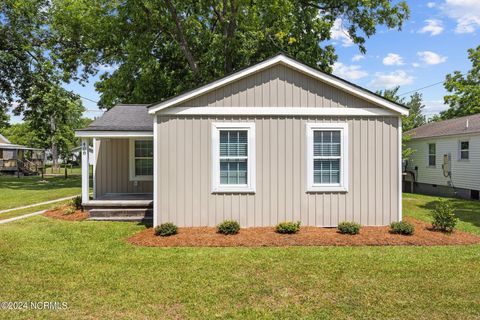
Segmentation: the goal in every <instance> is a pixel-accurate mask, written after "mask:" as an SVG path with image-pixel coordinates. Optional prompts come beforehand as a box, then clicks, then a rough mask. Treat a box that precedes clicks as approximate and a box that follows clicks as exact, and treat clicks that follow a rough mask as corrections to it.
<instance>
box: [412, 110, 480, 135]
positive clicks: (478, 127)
mask: <svg viewBox="0 0 480 320" xmlns="http://www.w3.org/2000/svg"><path fill="white" fill-rule="evenodd" d="M477 132H479V133H480V114H474V115H471V116H465V117H461V118H455V119H450V120H444V121H438V122H430V123H427V124H425V125H423V126H420V127H418V128H415V129H412V130H410V131H407V132H405V134H408V135H411V137H412V139H421V138H430V137H441V136H450V135H457V134H468V133H477Z"/></svg>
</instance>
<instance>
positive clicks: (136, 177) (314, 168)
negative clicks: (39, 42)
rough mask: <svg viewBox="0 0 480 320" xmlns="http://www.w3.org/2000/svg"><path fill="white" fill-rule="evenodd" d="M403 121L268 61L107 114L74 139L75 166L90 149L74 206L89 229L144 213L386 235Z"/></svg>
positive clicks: (297, 69)
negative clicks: (85, 214)
mask: <svg viewBox="0 0 480 320" xmlns="http://www.w3.org/2000/svg"><path fill="white" fill-rule="evenodd" d="M405 114H408V110H407V109H406V108H405V107H404V106H402V105H399V104H396V103H393V102H391V101H389V100H386V99H384V98H382V97H380V96H378V95H376V94H374V93H372V92H370V91H367V90H365V89H362V88H360V87H358V86H356V85H353V84H351V83H349V82H347V81H345V80H342V79H340V78H337V77H335V76H332V75H329V74H326V73H323V72H321V71H319V70H317V69H315V68H312V67H309V66H307V65H305V64H302V63H301V62H299V61H297V60H294V59H292V58H290V57H288V56H286V55H283V54H279V55H276V56H274V57H272V58H269V59H267V60H265V61H263V62H260V63H258V64H255V65H253V66H251V67H248V68H245V69H241V70H239V71H237V72H235V73H233V74H230V75H228V76H225V77H223V78H220V79H218V80H216V81H213V82H211V83H209V84H206V85H204V86H201V87H199V88H197V89H193V90H191V91H188V92H186V93H183V94H180V95H178V96H175V97H173V98H170V99H167V100H164V101H161V102H159V103H154V104H151V105H148V106H147V105H117V106H115V107H114V108H112V109H111V110H109V111H108V112H106V113H105V114H104V115H103V116H102V117H100V118H98V119H97V120H95V121H94V122H93V123H92V124H91V125H90V126H89V127H87V128H85V129H82V130H78V131H76V135H77V137H80V138H81V139H82V146H83V148H84V149H83V150H84V152H82V163H88V161H89V159H88V158H89V156H88V152H86V150H87V146H88V144H89V140H90V139H93V145H94V158H95V159H94V164H93V165H94V174H93V189H94V194H93V198H92V199H90V198H89V194H88V190H89V189H88V188H89V179H88V169H87V168H88V166H82V183H83V184H82V196H83V202H84V204H85V205H86V206H87V208H88V209H90V214H91V215H92V213H93V217H95V218H99V219H103V218H109V217H110V218H111V217H112V216H115V215H117V216H118V215H126V211H127V210H131V212H132V214H133V213H134V212H138V211H139V208H141V207H142V206H143V208H145V207H148V206H153V208H152V210H151V211H153V224H154V225H158V224H160V223H163V222H167V221H168V222H173V223H175V224H177V225H179V226H214V225H216V224H218V223H220V222H222V221H224V220H226V219H234V220H237V221H239V222H240V224H241V225H242V226H243V227H251V226H272V225H275V224H277V223H278V222H280V221H285V220H293V221H297V220H299V221H301V223H302V225H309V226H325V227H333V226H336V225H337V224H338V223H339V222H341V221H345V220H349V221H357V222H359V223H361V224H363V225H387V224H389V223H391V222H392V221H398V220H401V219H402V214H401V212H402V199H401V197H402V196H401V138H402V133H401V131H402V130H401V116H402V115H405ZM152 202H153V204H152ZM107 208H108V209H107ZM119 208H121V209H119ZM127 208H128V209H127Z"/></svg>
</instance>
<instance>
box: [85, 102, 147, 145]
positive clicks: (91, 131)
mask: <svg viewBox="0 0 480 320" xmlns="http://www.w3.org/2000/svg"><path fill="white" fill-rule="evenodd" d="M107 132H115V133H112V136H117V135H129V134H128V133H129V132H136V133H138V134H137V135H138V136H142V135H145V136H148V135H152V133H153V117H152V116H151V115H149V114H148V109H147V105H145V104H119V105H116V106H114V107H113V108H112V109H110V110H108V111H107V112H105V113H104V114H103V115H102V116H101V117H100V118H98V119H96V120H95V121H93V122H92V123H91V124H90V125H89V126H88V127H87V128H84V129H78V130H76V131H75V133H76V135H77V136H78V137H83V136H94V135H97V134H98V135H99V136H107V134H106V133H107Z"/></svg>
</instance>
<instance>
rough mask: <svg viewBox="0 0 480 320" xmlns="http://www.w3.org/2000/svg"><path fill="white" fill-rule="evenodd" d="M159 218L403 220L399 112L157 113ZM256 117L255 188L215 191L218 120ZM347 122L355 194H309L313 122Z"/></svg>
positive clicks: (213, 221)
mask: <svg viewBox="0 0 480 320" xmlns="http://www.w3.org/2000/svg"><path fill="white" fill-rule="evenodd" d="M156 119H157V122H156V123H155V126H156V132H157V139H156V148H157V152H158V155H159V156H158V157H157V159H156V166H157V169H156V170H157V178H156V179H155V180H156V182H155V183H156V184H157V185H156V187H157V198H156V203H155V206H156V211H157V218H158V221H157V222H158V223H159V224H160V223H163V222H173V223H175V224H177V225H179V226H186V227H189V226H215V225H217V224H218V223H220V222H222V221H224V220H227V219H234V220H237V221H239V222H240V224H241V226H242V227H251V226H272V225H275V224H277V223H278V222H281V221H286V220H291V221H297V220H299V221H301V223H302V225H310V226H327V227H328V226H336V225H337V224H338V223H339V222H341V221H347V220H348V221H356V222H359V223H361V224H362V225H387V224H389V223H390V222H392V221H397V220H398V218H399V214H398V208H399V203H398V202H399V201H400V198H399V190H398V187H399V171H398V169H399V168H398V161H399V154H398V152H399V148H398V141H399V139H398V138H399V137H398V134H399V128H398V117H396V116H391V117H389V116H382V117H300V116H291V117H261V116H256V117H240V116H232V117H212V116H165V115H163V116H162V115H157V118H156ZM222 121H226V122H238V121H247V122H254V123H255V133H256V134H255V147H256V177H255V179H256V192H255V193H254V194H242V193H235V194H228V193H225V194H214V193H212V192H211V186H212V185H211V176H212V174H211V170H212V169H211V167H212V163H211V161H212V159H211V147H212V146H211V130H212V129H211V127H212V125H211V124H212V122H222ZM310 122H331V123H333V122H347V123H348V129H349V130H348V134H349V139H348V140H349V144H348V148H349V163H348V166H349V169H348V172H349V189H348V192H346V193H343V192H311V193H307V192H306V184H307V183H306V179H307V176H306V174H307V173H306V172H307V171H306V156H307V152H306V132H305V130H306V123H310Z"/></svg>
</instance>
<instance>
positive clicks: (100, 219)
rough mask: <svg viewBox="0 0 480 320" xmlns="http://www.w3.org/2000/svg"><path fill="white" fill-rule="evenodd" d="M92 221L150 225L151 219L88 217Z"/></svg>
mask: <svg viewBox="0 0 480 320" xmlns="http://www.w3.org/2000/svg"><path fill="white" fill-rule="evenodd" d="M88 220H93V221H124V222H146V223H152V221H153V218H152V217H90V218H88Z"/></svg>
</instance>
